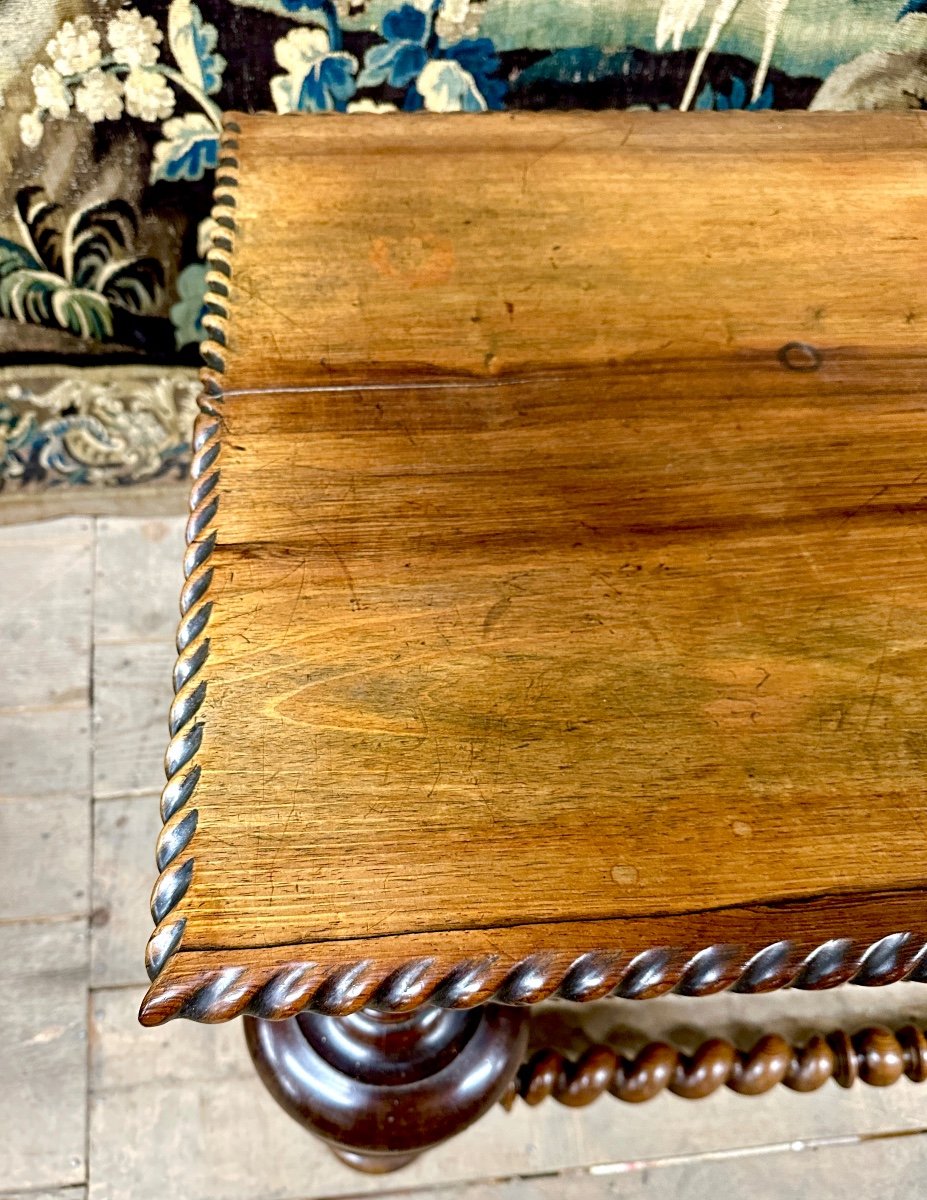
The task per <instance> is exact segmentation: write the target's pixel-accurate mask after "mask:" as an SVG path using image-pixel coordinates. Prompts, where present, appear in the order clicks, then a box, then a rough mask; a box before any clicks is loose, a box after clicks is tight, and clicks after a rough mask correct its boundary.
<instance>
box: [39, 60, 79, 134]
mask: <svg viewBox="0 0 927 1200" xmlns="http://www.w3.org/2000/svg"><path fill="white" fill-rule="evenodd" d="M32 90H33V91H34V92H35V103H36V106H37V107H38V108H41V109H44V110H45V112H47V113H48V115H49V116H50V117H56V118H57V119H58V120H63V119H64V118H65V117H66V116H67V115H68V112H69V111H70V108H71V101H72V99H73V97H72V96H71V89H70V88H69V87H68V86H67V84H66V83H65V82H64V77H63V76H62V75H60V74H59V73H58V71H56V70H55V68H54V67H46V66H45V64H44V63H36V65H35V66H34V67H33V68H32Z"/></svg>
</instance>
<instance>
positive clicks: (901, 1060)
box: [502, 1025, 927, 1108]
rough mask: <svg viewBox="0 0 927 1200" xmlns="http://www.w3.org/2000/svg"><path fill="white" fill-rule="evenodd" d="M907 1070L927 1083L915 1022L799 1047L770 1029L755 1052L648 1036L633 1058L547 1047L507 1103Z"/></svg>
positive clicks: (752, 1091)
mask: <svg viewBox="0 0 927 1200" xmlns="http://www.w3.org/2000/svg"><path fill="white" fill-rule="evenodd" d="M903 1076H905V1077H907V1078H908V1079H909V1080H911V1082H912V1083H924V1082H925V1081H927V1036H925V1034H924V1031H923V1030H922V1029H920V1028H918V1027H917V1026H915V1025H906V1026H904V1028H902V1029H899V1030H898V1032H897V1033H893V1032H892V1031H891V1030H890V1029H886V1028H885V1027H884V1026H878V1025H873V1026H869V1027H868V1028H866V1029H862V1030H860V1031H859V1032H858V1033H854V1034H852V1035H850V1034H848V1033H846V1032H845V1031H844V1030H842V1029H838V1030H835V1031H834V1032H833V1033H829V1034H827V1035H826V1036H822V1035H820V1034H816V1035H814V1036H813V1037H811V1038H809V1039H808V1040H807V1041H806V1042H804V1043H800V1044H794V1045H793V1044H792V1043H790V1042H788V1041H786V1039H785V1038H784V1037H782V1036H781V1035H780V1034H775V1033H768V1034H764V1035H763V1036H762V1037H760V1038H759V1039H758V1040H757V1041H756V1042H754V1044H753V1046H752V1047H751V1048H750V1049H749V1050H738V1049H737V1048H736V1047H735V1046H733V1045H732V1044H731V1043H730V1042H728V1041H725V1040H724V1039H723V1038H709V1039H708V1040H706V1041H704V1042H702V1043H701V1045H699V1046H698V1047H697V1048H696V1050H695V1051H694V1052H693V1053H692V1054H686V1053H685V1052H684V1051H682V1050H679V1049H678V1048H677V1047H675V1046H671V1045H669V1044H668V1043H667V1042H650V1043H648V1044H647V1045H646V1046H644V1047H642V1048H641V1049H640V1050H639V1051H638V1052H637V1053H636V1054H635V1055H634V1056H633V1057H631V1058H629V1057H626V1056H625V1055H623V1054H620V1053H619V1052H618V1051H616V1050H615V1049H614V1048H613V1047H611V1046H606V1045H594V1046H589V1047H588V1048H587V1049H585V1050H584V1051H583V1052H582V1054H581V1055H579V1056H578V1057H575V1058H574V1057H569V1056H567V1055H566V1054H564V1053H562V1052H561V1051H559V1050H556V1049H553V1048H542V1049H538V1050H535V1051H534V1053H533V1054H532V1055H531V1057H530V1058H529V1059H528V1060H527V1062H525V1063H524V1064H523V1065H522V1066H521V1067H520V1068H519V1071H518V1073H517V1075H516V1076H515V1078H514V1079H513V1081H512V1083H511V1085H510V1086H509V1088H508V1090H507V1091H506V1093H505V1095H504V1096H503V1101H502V1102H503V1104H504V1105H505V1106H506V1107H507V1108H511V1107H512V1105H513V1104H514V1102H515V1100H516V1099H517V1098H518V1097H521V1099H523V1100H524V1101H525V1102H526V1103H527V1104H530V1105H535V1104H540V1103H541V1101H542V1100H546V1099H548V1097H551V1096H552V1097H553V1098H554V1099H555V1100H557V1101H558V1102H559V1103H560V1104H564V1105H566V1106H567V1107H569V1108H582V1107H584V1106H585V1105H587V1104H591V1103H592V1102H593V1100H597V1099H598V1098H599V1096H601V1095H603V1094H604V1093H606V1092H607V1093H609V1095H611V1096H614V1097H615V1099H617V1100H624V1101H625V1102H626V1103H629V1104H641V1103H643V1102H644V1101H645V1100H652V1099H653V1098H654V1096H658V1095H659V1094H660V1092H662V1091H670V1092H672V1093H673V1095H675V1096H681V1097H682V1098H683V1099H685V1100H700V1099H702V1098H703V1097H705V1096H710V1095H711V1094H712V1093H713V1092H716V1091H717V1090H718V1089H719V1088H721V1087H727V1088H730V1089H731V1091H732V1092H737V1093H738V1094H739V1095H741V1096H758V1095H760V1094H762V1093H763V1092H768V1091H769V1090H770V1089H771V1088H774V1087H776V1086H777V1085H778V1084H782V1085H783V1086H784V1087H787V1088H789V1089H790V1090H791V1091H793V1092H813V1091H816V1090H817V1089H818V1088H820V1087H823V1086H824V1084H825V1083H827V1081H828V1080H830V1079H833V1081H834V1082H835V1083H837V1084H839V1086H840V1087H843V1088H848V1087H852V1086H853V1084H854V1083H856V1082H857V1081H861V1082H863V1083H868V1084H869V1085H870V1086H871V1087H889V1086H890V1085H891V1084H893V1083H897V1082H898V1080H899V1079H901V1078H902V1077H903Z"/></svg>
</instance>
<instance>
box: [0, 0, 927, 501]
mask: <svg viewBox="0 0 927 1200" xmlns="http://www.w3.org/2000/svg"><path fill="white" fill-rule="evenodd" d="M0 100H2V103H0V154H2V156H3V166H4V168H5V169H4V170H3V171H2V173H0V365H3V367H4V371H3V378H4V383H3V387H4V388H5V391H0V489H2V488H3V487H6V488H7V489H13V488H23V487H31V488H33V489H35V488H41V487H45V486H52V485H56V484H80V485H88V484H104V483H114V484H125V483H129V482H133V481H136V480H141V479H150V478H158V477H160V476H162V475H167V476H172V475H174V474H179V473H180V472H181V471H182V468H183V464H184V462H185V461H186V457H187V455H188V452H189V447H188V445H187V441H188V438H187V434H186V430H187V428H188V426H187V425H186V424H185V422H186V421H187V415H186V410H185V409H184V408H183V405H184V404H185V403H186V396H187V393H188V391H189V389H190V388H192V386H193V383H192V381H193V378H194V372H195V366H196V363H197V347H198V343H199V341H200V339H201V337H202V325H201V319H202V316H203V291H204V282H205V265H204V259H205V255H206V250H207V248H208V246H209V243H210V238H211V236H212V222H211V218H210V216H209V210H210V206H211V199H210V197H211V188H212V176H213V174H214V171H215V168H216V165H217V161H218V152H219V129H220V121H221V113H222V111H223V110H224V109H232V108H234V109H244V110H248V111H261V110H270V111H276V112H309V113H319V112H330V111H337V112H345V113H354V112H374V113H380V112H393V111H396V110H398V111H401V112H404V113H408V114H410V119H414V114H415V113H416V112H419V111H429V112H465V113H481V112H486V111H490V110H493V109H533V110H537V109H547V108H587V109H601V108H647V109H652V110H661V109H681V110H694V109H714V110H719V111H727V110H732V109H740V110H749V111H757V110H761V109H818V110H826V109H829V110H838V109H876V108H886V109H900V108H915V109H919V108H924V107H925V105H927V0H404V2H403V0H195V2H194V0H151V2H149V3H135V4H126V3H120V2H119V0H41V2H40V3H37V2H36V0H0ZM91 368H92V370H93V372H94V375H93V378H92V381H90V382H87V383H84V382H81V380H80V377H81V375H82V374H83V372H85V371H87V370H90V369H91ZM43 370H44V372H45V375H44V376H41V372H42V371H43ZM36 372H39V377H41V378H44V379H45V380H46V383H44V384H42V385H41V386H39V387H38V388H36V387H35V386H34V385H33V383H32V382H30V380H34V379H35V378H36V377H37V376H36ZM107 372H109V375H107ZM178 372H179V373H180V374H179V375H178ZM17 373H19V374H20V375H21V376H22V380H21V381H18V374H17ZM67 377H70V379H71V383H70V384H69V385H68V386H69V387H70V388H71V390H72V392H73V395H71V393H69V392H68V391H67V389H66V388H63V384H64V383H66V382H67ZM178 379H182V380H183V384H182V385H181V384H179V383H178V382H177V381H178ZM48 380H52V381H53V383H54V386H52V385H50V384H48V383H47V381H48ZM107 380H109V382H107ZM108 388H109V390H107V389H108ZM10 389H12V391H11V390H10ZM17 389H18V390H17ZM101 389H102V391H101ZM143 395H144V396H145V397H146V399H144V400H141V399H140V397H141V396H143ZM69 397H70V398H69ZM101 405H102V408H100V406H101ZM107 405H110V408H107ZM112 405H115V406H116V409H117V410H118V411H119V419H118V421H117V422H116V425H115V426H114V425H113V424H112V422H111V421H110V424H107V421H109V420H110V418H109V417H101V415H100V413H101V412H102V411H103V409H106V411H107V412H110V411H111V410H112ZM120 406H121V407H120ZM172 406H173V415H169V412H168V410H170V409H171V408H172ZM93 422H97V424H93ZM100 422H102V424H101V423H100ZM117 426H118V429H117ZM155 426H157V431H156V430H155ZM91 428H92V429H93V430H94V431H95V432H93V433H92V435H91V434H88V431H89V430H90V429H91ZM158 431H159V432H158ZM172 438H173V439H175V440H174V441H171V439H172ZM165 439H167V442H170V443H171V444H166V442H165ZM51 447H55V448H54V449H52V448H51ZM62 447H63V448H64V449H62ZM101 447H103V449H101Z"/></svg>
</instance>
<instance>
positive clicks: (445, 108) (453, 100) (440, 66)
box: [415, 59, 488, 113]
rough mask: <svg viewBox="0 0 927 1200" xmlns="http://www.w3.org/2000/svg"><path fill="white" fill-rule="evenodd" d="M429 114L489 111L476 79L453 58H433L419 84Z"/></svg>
mask: <svg viewBox="0 0 927 1200" xmlns="http://www.w3.org/2000/svg"><path fill="white" fill-rule="evenodd" d="M415 86H416V88H417V89H418V91H419V92H420V93H421V96H422V99H423V100H424V101H425V107H426V108H427V109H428V111H429V112H443V113H447V112H485V111H486V109H487V107H488V106H487V104H486V101H485V100H484V99H483V97H482V96H481V95H480V90H479V88H478V87H477V86H476V80H475V79H474V78H473V76H472V75H471V74H470V72H469V71H465V70H464V69H463V67H462V66H461V65H460V63H459V62H455V61H454V60H453V59H444V60H442V59H432V60H431V62H428V63H426V64H425V66H424V67H422V70H421V73H420V74H419V77H418V79H417V80H416V84H415Z"/></svg>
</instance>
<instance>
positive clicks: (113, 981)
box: [90, 795, 161, 987]
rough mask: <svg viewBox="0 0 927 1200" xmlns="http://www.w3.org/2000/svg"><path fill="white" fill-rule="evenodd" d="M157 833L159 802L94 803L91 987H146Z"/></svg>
mask: <svg viewBox="0 0 927 1200" xmlns="http://www.w3.org/2000/svg"><path fill="white" fill-rule="evenodd" d="M160 830H161V816H160V813H159V806H158V798H157V797H156V796H153V795H152V796H147V797H144V798H139V797H135V798H131V799H122V798H120V799H118V800H98V801H97V802H96V804H95V805H94V859H93V914H92V917H91V921H90V947H91V954H90V962H91V968H90V979H91V984H92V986H93V987H120V986H123V985H125V984H138V985H139V986H140V987H141V986H144V985H145V984H147V975H146V974H145V943H146V942H147V941H148V937H149V935H150V933H151V930H152V922H151V913H150V912H149V909H148V904H149V897H150V894H151V888H152V886H153V884H154V881H155V879H156V877H157V869H156V867H155V841H156V839H157V836H158V833H159V832H160Z"/></svg>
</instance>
